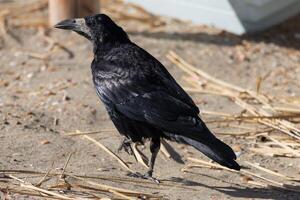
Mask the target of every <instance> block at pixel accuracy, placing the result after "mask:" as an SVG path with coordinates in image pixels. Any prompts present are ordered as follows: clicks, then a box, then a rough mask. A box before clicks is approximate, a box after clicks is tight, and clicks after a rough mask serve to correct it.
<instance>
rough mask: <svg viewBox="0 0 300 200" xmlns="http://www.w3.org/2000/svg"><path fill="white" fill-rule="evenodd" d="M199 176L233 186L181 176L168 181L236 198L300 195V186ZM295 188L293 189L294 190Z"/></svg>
mask: <svg viewBox="0 0 300 200" xmlns="http://www.w3.org/2000/svg"><path fill="white" fill-rule="evenodd" d="M193 174H196V175H198V176H204V177H208V178H212V179H215V180H217V181H221V182H224V183H227V184H230V185H231V186H226V187H220V186H210V185H206V184H204V183H201V182H197V181H194V180H187V179H185V178H179V177H172V178H170V179H168V180H165V181H168V182H176V183H180V184H182V185H184V186H188V187H197V186H198V187H204V188H208V189H211V190H215V191H218V192H221V193H223V194H226V195H228V196H231V197H234V198H254V199H273V200H282V199H285V198H286V197H287V196H288V197H289V199H295V200H296V199H298V198H299V196H300V186H290V185H287V186H285V187H287V188H289V190H287V189H284V188H280V187H271V188H253V187H248V186H245V185H242V184H237V183H232V182H228V181H225V180H220V179H217V178H215V177H213V176H209V175H207V174H201V173H194V172H193ZM292 190H293V191H292Z"/></svg>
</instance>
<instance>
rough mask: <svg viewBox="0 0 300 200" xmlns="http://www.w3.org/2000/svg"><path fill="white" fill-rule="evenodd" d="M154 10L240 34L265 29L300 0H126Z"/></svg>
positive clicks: (297, 7) (289, 13)
mask: <svg viewBox="0 0 300 200" xmlns="http://www.w3.org/2000/svg"><path fill="white" fill-rule="evenodd" d="M126 1H127V2H131V3H135V4H138V5H141V6H142V7H144V8H145V9H147V10H149V11H150V12H152V13H154V14H159V15H164V16H169V17H175V18H178V19H182V20H191V21H192V22H194V23H197V24H206V25H213V26H215V27H218V28H221V29H224V30H227V31H229V32H233V33H236V34H243V33H246V32H256V31H260V30H263V29H266V28H268V27H270V26H272V25H275V24H277V23H279V22H282V21H284V20H285V19H287V18H289V17H291V16H293V15H296V14H297V13H299V12H300V0H126Z"/></svg>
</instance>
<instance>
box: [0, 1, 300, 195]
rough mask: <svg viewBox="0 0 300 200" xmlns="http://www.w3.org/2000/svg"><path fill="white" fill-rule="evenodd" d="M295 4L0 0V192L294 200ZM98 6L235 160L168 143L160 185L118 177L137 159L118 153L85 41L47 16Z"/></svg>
mask: <svg viewBox="0 0 300 200" xmlns="http://www.w3.org/2000/svg"><path fill="white" fill-rule="evenodd" d="M299 10H300V4H299V1H296V0H289V1H273V0H264V1H262V0H261V1H248V0H247V1H246V0H245V1H234V0H228V1H226V0H223V1H216V0H214V1H208V0H199V1H196V0H191V1H187V0H177V1H175V0H161V1H155V0H153V1H150V0H145V1H139V0H128V1H122V0H100V1H98V0H97V1H96V0H85V1H84V0H76V1H75V0H74V1H72V0H49V1H47V0H28V1H21V0H0V63H1V65H0V199H1V198H3V199H22V198H23V199H24V198H25V199H41V198H45V195H48V196H47V198H48V197H55V198H59V199H64V198H73V199H76V198H77V199H82V198H89V199H105V198H106V199H134V198H140V199H143V198H144V199H151V198H152V199H249V198H251V199H278V200H279V199H293V200H294V199H299V191H300V184H299V180H300V173H299V172H300V158H299V157H300V142H299V140H300V130H299V129H300V106H299V105H300V51H299V49H300V23H299V22H300V15H299ZM99 12H102V13H105V14H107V15H109V16H110V17H111V18H112V19H113V20H114V21H116V23H117V24H119V25H120V26H121V27H122V28H123V29H124V30H125V31H126V32H127V33H128V34H129V36H130V39H131V40H132V41H133V42H135V43H136V44H138V45H139V46H141V47H143V48H144V49H146V50H147V51H148V52H150V53H151V54H152V55H153V56H155V57H156V58H157V59H158V60H159V61H161V62H162V63H163V64H164V65H165V66H166V68H167V69H168V70H169V71H170V73H171V74H172V75H173V76H174V77H175V78H176V80H177V81H178V82H179V83H180V84H181V85H182V86H183V87H184V89H185V90H186V91H187V92H188V93H189V94H190V95H192V97H193V99H194V100H195V102H196V104H197V105H199V108H200V110H201V111H202V113H201V116H202V118H203V119H204V121H205V122H206V123H207V125H208V126H209V128H210V129H211V130H213V132H214V133H215V134H216V135H217V136H218V137H219V138H221V139H222V140H223V141H225V142H226V143H228V144H229V145H231V146H232V147H233V149H234V150H235V152H236V154H237V156H238V162H239V163H240V164H241V165H242V166H243V170H242V171H241V172H239V173H236V172H232V171H228V170H225V169H222V168H219V167H218V166H217V165H214V163H211V162H209V161H208V159H207V158H205V157H204V156H202V155H201V154H200V153H198V152H196V151H194V150H193V149H192V148H190V147H186V146H184V145H179V144H175V143H172V142H168V143H166V144H164V148H163V150H162V151H161V152H160V154H159V157H158V160H157V165H156V169H155V174H154V176H155V177H158V178H159V179H161V180H162V183H161V184H160V185H156V184H153V183H149V182H148V181H146V180H145V181H143V180H136V179H134V178H128V177H126V173H127V172H128V169H130V170H133V171H144V170H145V167H144V164H143V161H137V160H136V159H135V158H134V157H133V156H130V155H127V154H126V153H125V152H120V153H117V148H118V146H119V144H120V142H121V140H122V138H120V136H119V134H118V133H117V132H116V130H115V128H114V127H113V125H112V123H111V122H110V120H109V118H108V116H107V114H106V112H105V109H104V107H103V105H102V104H101V103H100V102H99V100H98V97H97V96H96V94H95V91H94V88H93V86H92V81H91V73H90V63H91V61H92V59H93V54H92V45H91V44H90V43H89V42H88V41H87V40H85V39H84V38H82V37H80V36H78V35H77V34H76V33H73V32H68V31H62V30H55V29H54V28H52V27H53V25H54V24H55V23H57V22H58V21H61V20H63V19H65V18H73V17H82V16H86V15H90V14H94V13H99ZM93 139H94V140H93ZM97 142H98V143H97ZM99 144H100V145H99ZM101 145H104V146H106V147H107V148H109V149H110V150H111V151H112V152H113V153H115V154H117V155H118V156H119V157H120V158H121V159H122V160H123V162H124V163H125V164H126V165H127V166H128V168H126V167H124V165H122V164H121V165H120V164H119V163H118V161H116V159H115V157H112V156H111V154H107V152H105V151H103V147H99V146H101ZM146 145H148V144H146ZM170 145H171V146H172V147H170ZM137 148H138V153H137V154H138V155H145V156H146V157H147V156H149V152H148V150H147V149H148V148H143V147H141V146H138V147H137ZM80 177H83V178H85V179H84V180H83V179H80ZM22 181H23V182H22ZM24 181H25V182H24ZM87 181H89V182H87ZM40 189H42V190H43V191H40ZM125 190H126V191H125ZM49 192H50V193H49ZM53 193H54V194H53Z"/></svg>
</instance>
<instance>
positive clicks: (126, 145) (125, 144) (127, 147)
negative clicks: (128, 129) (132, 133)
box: [118, 138, 133, 155]
mask: <svg viewBox="0 0 300 200" xmlns="http://www.w3.org/2000/svg"><path fill="white" fill-rule="evenodd" d="M122 150H124V151H125V152H126V153H128V154H129V155H133V150H132V147H131V140H130V139H128V138H124V140H123V141H122V142H121V144H120V146H119V148H118V153H119V152H120V151H122Z"/></svg>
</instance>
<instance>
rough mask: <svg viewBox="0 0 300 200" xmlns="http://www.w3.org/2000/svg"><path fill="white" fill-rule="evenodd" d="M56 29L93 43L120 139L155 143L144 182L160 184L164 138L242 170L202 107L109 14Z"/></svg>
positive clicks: (99, 83) (98, 83)
mask: <svg viewBox="0 0 300 200" xmlns="http://www.w3.org/2000/svg"><path fill="white" fill-rule="evenodd" d="M55 27H56V28H60V29H70V30H73V31H75V32H77V33H79V34H80V35H82V36H84V37H86V38H87V39H88V40H90V41H91V42H92V43H93V50H94V60H93V61H92V65H91V68H92V75H93V82H94V85H95V88H96V92H97V94H98V96H99V98H100V99H101V101H102V102H103V103H104V105H105V107H106V109H107V112H108V114H109V116H110V118H111V120H112V121H113V123H114V125H115V127H116V128H117V129H118V131H119V132H120V134H122V135H124V136H125V137H126V138H128V139H130V141H131V142H140V143H143V141H144V139H150V151H151V159H150V161H149V171H148V172H147V173H146V174H145V175H141V177H143V178H149V179H152V180H155V179H154V178H153V177H152V173H153V167H154V162H155V158H156V156H157V153H158V151H159V148H160V138H166V139H169V140H173V141H177V142H180V143H184V144H189V145H191V146H193V147H194V148H196V149H197V150H199V151H201V152H202V153H203V154H205V155H206V156H208V157H209V158H211V159H212V160H214V161H216V162H217V163H219V164H221V165H223V166H226V167H228V168H230V169H235V170H239V169H240V166H239V164H238V163H237V162H236V161H235V159H236V155H235V153H234V152H233V150H232V149H231V148H230V147H229V146H228V145H227V144H225V143H223V142H222V141H220V140H219V139H217V138H216V137H215V136H214V135H213V134H212V133H211V132H210V131H209V129H208V128H207V127H206V125H205V124H204V122H203V121H202V120H201V119H200V118H199V109H198V107H197V106H196V105H195V103H194V102H193V100H192V99H191V97H190V96H189V95H188V94H187V93H186V92H185V91H184V90H183V89H182V88H181V87H180V85H179V84H178V83H177V82H176V81H175V80H174V78H173V77H172V76H171V75H170V73H169V72H168V71H167V70H166V68H165V67H164V66H163V65H162V64H161V63H160V62H159V61H158V60H157V59H155V58H154V57H153V56H152V55H151V54H149V53H148V52H147V51H145V50H144V49H142V48H141V47H139V46H137V45H136V44H134V43H133V42H132V41H131V40H130V39H129V37H128V35H127V34H126V32H125V31H124V30H123V29H122V28H121V27H120V26H118V25H117V24H116V23H115V22H114V21H113V20H112V19H110V18H109V17H108V16H107V15H105V14H98V15H95V16H88V17H85V18H80V19H79V18H78V19H68V20H64V21H62V22H60V23H58V24H57V25H55ZM137 175H138V173H137Z"/></svg>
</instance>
